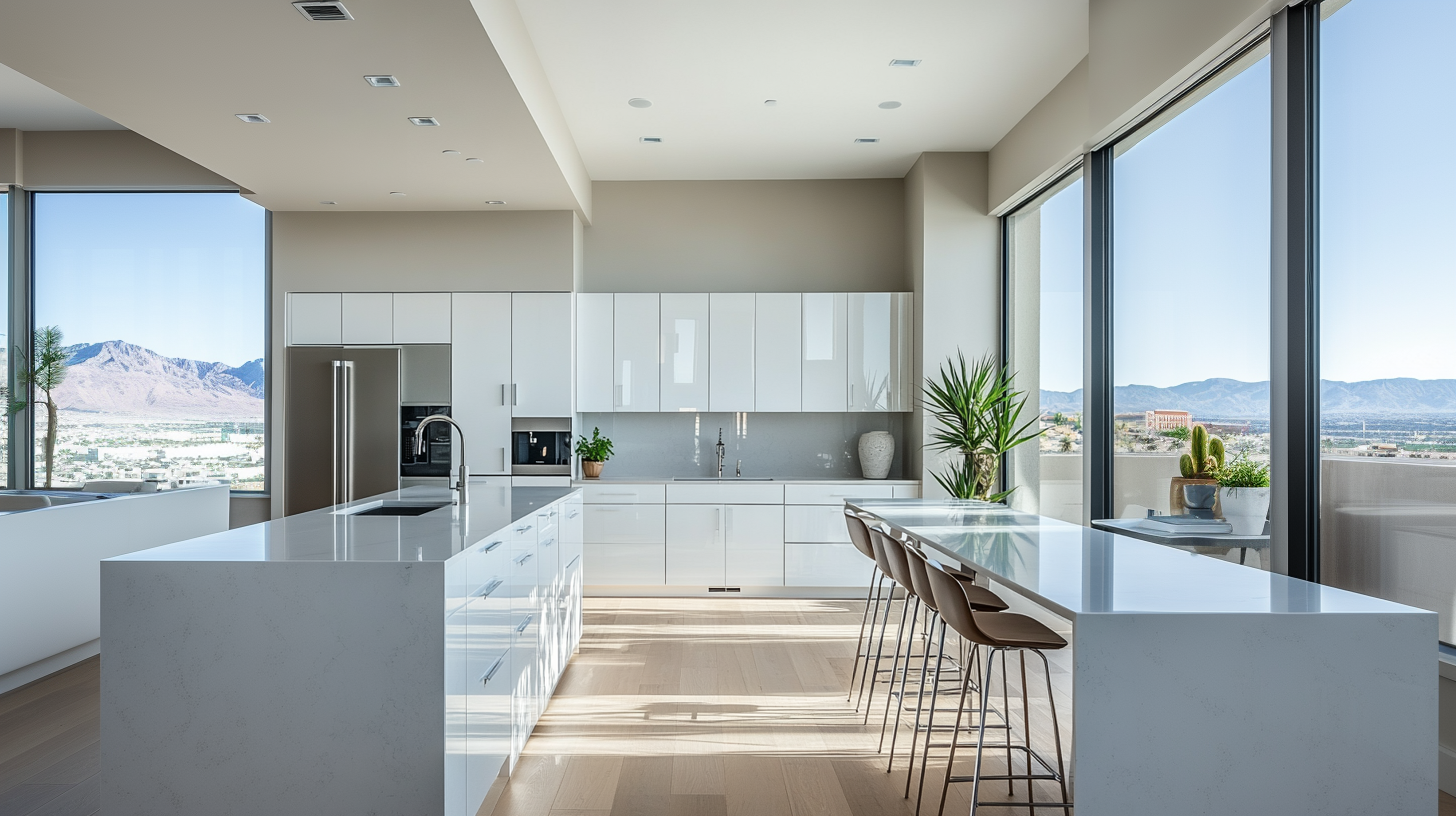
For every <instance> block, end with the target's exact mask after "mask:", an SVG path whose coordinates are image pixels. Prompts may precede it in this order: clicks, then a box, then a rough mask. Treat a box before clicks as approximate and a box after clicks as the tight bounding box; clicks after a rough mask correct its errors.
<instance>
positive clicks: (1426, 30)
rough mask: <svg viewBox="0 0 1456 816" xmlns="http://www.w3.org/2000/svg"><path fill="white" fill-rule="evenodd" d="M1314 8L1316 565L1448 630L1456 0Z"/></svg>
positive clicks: (1455, 539)
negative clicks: (1434, 618) (1318, 18)
mask: <svg viewBox="0 0 1456 816" xmlns="http://www.w3.org/2000/svg"><path fill="white" fill-rule="evenodd" d="M1322 12H1323V16H1324V17H1325V19H1324V20H1323V22H1322V24H1321V28H1320V312H1321V340H1320V377H1321V380H1322V382H1321V406H1320V443H1321V448H1322V464H1321V492H1322V503H1321V511H1320V531H1321V536H1320V576H1321V580H1322V581H1323V582H1324V583H1328V584H1333V585H1335V586H1340V587H1344V588H1348V589H1353V590H1355V591H1357V592H1362V593H1366V594H1370V595H1377V596H1380V597H1384V598H1389V599H1391V600H1395V601H1399V602H1401V603H1406V604H1410V605H1413V606H1418V607H1423V608H1425V609H1431V610H1435V611H1437V612H1439V613H1440V638H1441V640H1443V641H1445V642H1447V643H1456V619H1453V609H1456V353H1453V352H1456V323H1453V321H1452V318H1451V316H1450V313H1449V312H1450V306H1451V304H1452V303H1456V226H1453V225H1456V198H1453V195H1452V190H1453V189H1456V165H1453V164H1452V162H1451V151H1452V148H1453V147H1456V104H1453V102H1452V90H1451V89H1452V87H1453V86H1456V50H1453V49H1452V48H1451V39H1452V37H1453V36H1456V3H1451V2H1449V0H1352V1H1351V2H1349V3H1331V2H1326V3H1324V4H1323V8H1322Z"/></svg>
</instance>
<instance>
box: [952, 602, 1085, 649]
mask: <svg viewBox="0 0 1456 816" xmlns="http://www.w3.org/2000/svg"><path fill="white" fill-rule="evenodd" d="M969 589H970V588H969V587H967V590H969ZM977 589H980V587H977ZM966 595H967V596H969V595H970V592H969V591H968V592H967V593H966ZM992 597H993V598H994V597H995V596H994V595H993V596H992ZM996 600H998V601H999V600H1000V598H997V599H996ZM1001 608H1002V609H1005V608H1006V605H1005V604H1002V605H1001ZM972 610H975V607H972ZM971 617H972V618H973V619H974V620H975V621H976V628H978V629H980V630H981V633H982V634H984V635H985V636H986V637H987V639H989V640H990V641H991V642H990V643H989V644H987V645H990V646H1004V647H1008V648H1012V649H1060V648H1062V647H1064V646H1066V645H1067V641H1065V640H1063V639H1062V636H1061V635H1058V634H1057V633H1056V632H1053V631H1052V630H1050V629H1048V628H1047V627H1046V625H1045V624H1043V623H1042V622H1041V621H1039V620H1037V619H1035V618H1029V617H1027V616H1025V615H1018V614H1016V613H1014V612H981V611H972V612H971Z"/></svg>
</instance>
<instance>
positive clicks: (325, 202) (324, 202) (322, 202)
mask: <svg viewBox="0 0 1456 816" xmlns="http://www.w3.org/2000/svg"><path fill="white" fill-rule="evenodd" d="M319 203H320V204H338V203H339V202H337V201H320V202H319Z"/></svg>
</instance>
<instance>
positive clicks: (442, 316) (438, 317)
mask: <svg viewBox="0 0 1456 816" xmlns="http://www.w3.org/2000/svg"><path fill="white" fill-rule="evenodd" d="M394 342H396V343H448V342H450V293H449V292H395V293H394Z"/></svg>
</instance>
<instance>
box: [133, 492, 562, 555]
mask: <svg viewBox="0 0 1456 816" xmlns="http://www.w3.org/2000/svg"><path fill="white" fill-rule="evenodd" d="M575 492H577V489H576V488H571V487H507V486H501V487H496V486H487V485H476V484H472V485H471V487H470V502H469V504H468V505H467V506H466V507H464V508H462V507H459V506H455V505H449V506H446V507H442V508H440V509H438V510H433V511H431V512H429V513H426V514H424V515H421V516H357V515H345V514H340V513H339V512H337V511H338V510H341V509H348V508H354V507H360V506H366V505H370V504H374V503H378V502H380V501H406V502H448V501H450V500H451V499H452V498H453V495H454V494H453V493H451V491H450V490H449V489H448V488H444V487H430V486H424V487H407V488H405V489H403V490H396V491H393V492H390V493H383V494H380V495H378V496H371V497H369V498H367V499H361V500H359V501H355V502H350V503H349V504H344V505H338V506H336V507H329V508H325V509H322V510H314V511H312V512H308V513H299V514H298V515H296V516H287V517H285V518H281V519H275V520H273V521H267V522H263V523H262V524H253V525H250V526H247V527H239V528H237V529H234V530H228V531H227V532H223V533H215V534H213V535H210V536H203V537H202V538H194V539H192V540H190V541H182V542H178V543H176V544H168V545H166V546H164V547H155V548H153V549H150V550H142V551H141V552H136V553H132V554H130V555H124V556H120V557H118V558H115V559H111V560H115V561H300V562H302V561H394V562H398V561H446V560H449V559H450V557H451V556H453V555H455V554H456V553H458V552H460V551H461V550H463V549H465V548H467V547H469V546H470V545H472V544H475V543H476V542H479V541H481V540H483V539H485V538H487V537H488V536H491V535H494V534H495V533H497V532H500V531H501V530H503V529H505V528H506V527H508V526H510V525H511V524H513V523H515V522H516V521H518V520H520V519H522V518H525V517H526V516H529V515H531V514H532V513H534V512H535V511H536V510H538V509H540V508H542V507H545V506H547V505H549V504H551V503H553V502H556V501H558V500H560V499H562V498H565V497H566V496H569V495H571V494H572V493H575Z"/></svg>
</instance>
